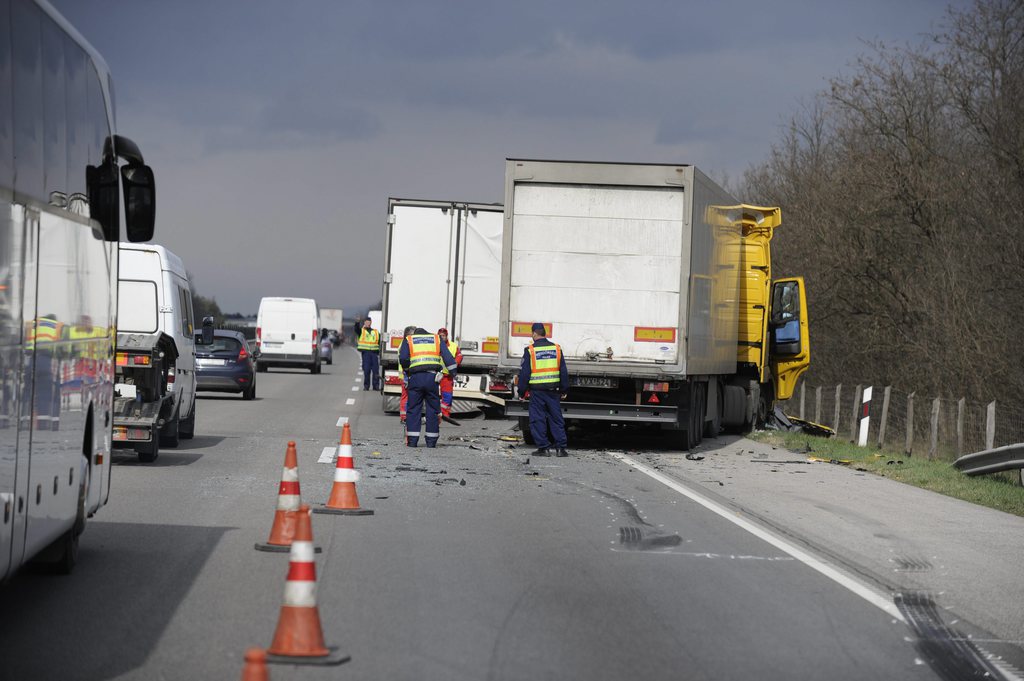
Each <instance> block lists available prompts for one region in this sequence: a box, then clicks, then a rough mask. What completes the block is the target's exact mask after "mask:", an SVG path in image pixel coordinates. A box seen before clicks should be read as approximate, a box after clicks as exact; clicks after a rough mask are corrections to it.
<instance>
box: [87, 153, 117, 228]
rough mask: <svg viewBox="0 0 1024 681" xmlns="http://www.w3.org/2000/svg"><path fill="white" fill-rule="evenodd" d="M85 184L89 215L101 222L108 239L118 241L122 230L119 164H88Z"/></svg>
mask: <svg viewBox="0 0 1024 681" xmlns="http://www.w3.org/2000/svg"><path fill="white" fill-rule="evenodd" d="M85 185H86V188H87V189H86V191H87V192H88V198H89V217H91V218H92V219H93V220H95V221H96V222H98V223H100V227H102V228H103V238H104V239H105V240H106V241H117V240H118V239H119V237H120V231H121V225H120V215H119V214H118V210H117V165H115V164H114V163H113V162H110V163H102V164H100V165H98V166H87V167H86V169H85Z"/></svg>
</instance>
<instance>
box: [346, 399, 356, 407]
mask: <svg viewBox="0 0 1024 681" xmlns="http://www.w3.org/2000/svg"><path fill="white" fill-rule="evenodd" d="M355 403H356V398H354V397H350V398H348V399H347V400H345V404H349V405H350V404H355Z"/></svg>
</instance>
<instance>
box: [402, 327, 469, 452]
mask: <svg viewBox="0 0 1024 681" xmlns="http://www.w3.org/2000/svg"><path fill="white" fill-rule="evenodd" d="M398 363H399V364H401V365H402V369H403V370H404V372H405V375H406V376H407V377H408V382H409V409H408V412H407V416H406V420H405V443H406V445H407V446H409V447H416V446H417V445H419V442H420V428H421V422H420V417H421V416H422V412H423V407H424V405H425V406H426V430H425V432H424V433H423V434H424V435H425V436H426V439H427V447H436V446H437V439H438V438H439V437H440V436H441V434H440V425H441V400H440V398H439V396H438V388H437V386H438V384H439V383H440V382H441V378H442V376H443V374H442V371H443V370H444V369H447V370H448V373H449V374H450V375H452V376H455V374H456V369H457V368H458V365H457V364H456V363H455V358H454V357H452V353H450V352H448V347H447V346H446V345H445V344H444V343H442V342H441V339H440V337H438V336H437V335H435V334H432V333H427V331H426V330H425V329H422V328H419V327H417V328H416V330H415V331H414V332H413V333H412V334H410V335H408V336H406V337H405V339H404V340H403V341H402V346H401V347H400V348H398Z"/></svg>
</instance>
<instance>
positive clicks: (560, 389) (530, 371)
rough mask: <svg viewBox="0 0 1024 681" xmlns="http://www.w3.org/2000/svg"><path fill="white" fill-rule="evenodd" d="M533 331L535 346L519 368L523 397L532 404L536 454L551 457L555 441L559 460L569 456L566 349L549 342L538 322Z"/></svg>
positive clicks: (531, 413) (532, 425) (532, 429)
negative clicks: (564, 413) (565, 412)
mask: <svg viewBox="0 0 1024 681" xmlns="http://www.w3.org/2000/svg"><path fill="white" fill-rule="evenodd" d="M532 331H533V334H532V335H533V344H532V345H530V346H529V347H528V348H526V350H525V351H524V352H523V363H522V366H520V368H519V395H520V396H521V397H522V398H523V399H528V400H529V401H530V434H531V435H533V442H534V444H536V445H537V450H536V451H534V452H533V454H534V456H548V455H549V453H548V450H549V449H550V447H551V445H552V442H551V440H554V446H555V456H568V455H569V450H568V447H569V441H568V439H567V438H566V435H565V419H564V418H563V417H562V405H561V401H562V400H564V399H565V398H566V397H568V396H569V369H568V368H567V367H566V366H565V356H564V355H563V354H562V348H561V347H560V346H559V345H558V343H554V342H552V341H550V340H548V338H547V329H546V328H545V326H544V325H543V324H541V323H539V322H538V323H536V324H534V325H533V327H532ZM549 428H550V429H551V439H550V440H549V439H548V429H549Z"/></svg>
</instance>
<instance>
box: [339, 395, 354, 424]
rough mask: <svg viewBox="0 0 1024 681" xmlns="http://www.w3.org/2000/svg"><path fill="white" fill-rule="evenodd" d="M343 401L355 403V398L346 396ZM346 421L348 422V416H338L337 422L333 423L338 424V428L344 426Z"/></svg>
mask: <svg viewBox="0 0 1024 681" xmlns="http://www.w3.org/2000/svg"><path fill="white" fill-rule="evenodd" d="M345 402H346V403H347V404H355V403H356V401H355V398H352V397H350V398H348V399H347V400H346V401H345ZM346 423H348V417H347V416H339V417H338V422H337V423H336V424H334V425H336V426H338V427H339V428H344V427H345V424H346Z"/></svg>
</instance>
